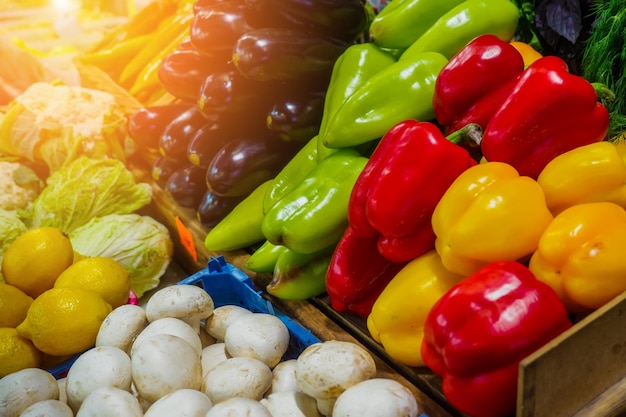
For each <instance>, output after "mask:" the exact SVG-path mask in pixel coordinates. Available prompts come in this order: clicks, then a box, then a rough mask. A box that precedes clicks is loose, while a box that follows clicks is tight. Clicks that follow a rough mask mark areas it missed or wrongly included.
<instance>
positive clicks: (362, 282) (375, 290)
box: [326, 226, 406, 317]
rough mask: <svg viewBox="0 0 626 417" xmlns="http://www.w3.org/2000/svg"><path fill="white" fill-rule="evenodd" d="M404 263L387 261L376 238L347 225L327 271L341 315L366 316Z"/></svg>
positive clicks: (330, 292)
mask: <svg viewBox="0 0 626 417" xmlns="http://www.w3.org/2000/svg"><path fill="white" fill-rule="evenodd" d="M405 264H406V263H405V262H391V261H389V260H388V259H386V258H384V257H383V256H382V255H381V254H380V252H379V251H378V248H377V238H376V237H375V236H374V237H363V236H359V235H357V234H356V233H355V231H354V229H353V228H352V227H351V226H348V227H347V228H346V230H345V232H344V234H343V235H342V236H341V239H340V240H339V243H338V244H337V246H336V247H335V251H334V253H333V256H332V258H331V260H330V264H329V265H328V271H327V272H326V292H327V293H328V296H329V298H330V303H331V306H332V307H333V309H335V310H336V311H338V312H349V313H353V314H356V315H358V316H361V317H367V316H368V314H370V312H371V311H372V306H373V305H374V302H375V301H376V299H377V298H378V296H379V295H380V293H381V292H382V291H383V289H384V288H385V286H386V285H387V283H389V281H390V280H391V279H392V278H393V277H394V276H395V275H396V273H397V272H398V271H400V269H402V267H403V266H404V265H405Z"/></svg>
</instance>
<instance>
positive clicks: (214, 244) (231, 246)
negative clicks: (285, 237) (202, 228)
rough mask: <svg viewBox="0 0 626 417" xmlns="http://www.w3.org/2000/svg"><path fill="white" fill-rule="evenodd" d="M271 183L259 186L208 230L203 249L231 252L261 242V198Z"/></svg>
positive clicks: (266, 182)
mask: <svg viewBox="0 0 626 417" xmlns="http://www.w3.org/2000/svg"><path fill="white" fill-rule="evenodd" d="M271 181H272V180H267V181H265V182H264V183H262V184H261V185H259V186H258V187H257V188H256V189H254V190H253V191H252V192H251V193H250V194H248V196H246V198H244V199H243V200H242V201H241V202H239V204H237V205H236V206H235V207H234V208H233V209H232V211H230V212H229V213H228V214H227V215H226V217H224V218H223V219H222V220H220V222H219V223H217V224H216V225H215V226H214V227H213V228H212V229H210V230H209V232H208V233H207V235H206V236H205V238H204V247H205V248H207V249H208V250H210V251H233V250H237V249H244V248H246V247H248V246H251V245H253V244H255V243H257V242H261V241H262V240H263V239H264V237H265V236H264V235H263V232H262V230H261V223H262V222H263V198H264V197H265V193H266V191H267V189H268V188H269V186H270V183H271Z"/></svg>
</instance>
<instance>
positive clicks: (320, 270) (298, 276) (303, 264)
mask: <svg viewBox="0 0 626 417" xmlns="http://www.w3.org/2000/svg"><path fill="white" fill-rule="evenodd" d="M334 248H335V246H334V245H331V246H329V247H328V248H325V249H322V250H320V251H318V252H314V253H311V254H302V253H298V252H294V251H292V250H290V249H288V248H285V250H283V251H281V252H280V254H279V255H278V258H277V260H276V265H275V267H274V274H273V277H272V280H271V281H270V283H269V284H268V285H267V287H266V290H267V292H268V293H269V294H271V295H273V296H275V297H278V298H281V299H283V300H305V299H307V298H311V297H315V296H318V295H321V294H324V293H325V292H326V271H327V270H328V265H329V264H330V259H331V257H332V254H333V250H334Z"/></svg>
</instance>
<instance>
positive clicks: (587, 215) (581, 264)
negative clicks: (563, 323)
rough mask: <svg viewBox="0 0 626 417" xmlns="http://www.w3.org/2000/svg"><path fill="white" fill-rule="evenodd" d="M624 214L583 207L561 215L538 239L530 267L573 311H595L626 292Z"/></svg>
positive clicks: (608, 206) (611, 207)
mask: <svg viewBox="0 0 626 417" xmlns="http://www.w3.org/2000/svg"><path fill="white" fill-rule="evenodd" d="M624 244H626V211H625V210H624V209H623V208H622V207H620V206H618V205H617V204H614V203H609V202H598V203H581V204H577V205H575V206H572V207H569V208H567V209H565V210H563V211H562V212H561V213H559V214H558V215H557V216H556V217H555V218H554V220H553V221H552V222H551V223H550V224H549V225H548V227H547V228H546V230H545V231H544V233H543V235H542V236H541V239H540V240H539V248H538V249H537V251H536V252H535V253H534V254H533V256H532V257H531V258H530V264H529V268H530V270H531V271H532V272H533V273H534V274H535V276H536V277H537V279H539V280H541V281H543V282H545V283H546V284H548V285H549V286H550V287H552V288H553V289H554V290H555V291H556V292H557V294H559V297H561V300H563V302H564V303H565V306H566V307H567V309H568V311H570V312H588V311H591V310H593V309H596V308H598V307H600V306H602V305H604V304H605V303H607V302H608V301H610V300H611V299H613V298H614V297H616V296H617V295H619V294H621V293H622V292H624V290H626V259H625V258H624V246H623V245H624Z"/></svg>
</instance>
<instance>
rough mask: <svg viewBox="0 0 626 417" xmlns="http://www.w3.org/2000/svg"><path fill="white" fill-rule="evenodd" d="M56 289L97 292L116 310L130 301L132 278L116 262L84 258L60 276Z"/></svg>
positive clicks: (99, 257) (101, 258) (100, 258)
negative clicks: (66, 288)
mask: <svg viewBox="0 0 626 417" xmlns="http://www.w3.org/2000/svg"><path fill="white" fill-rule="evenodd" d="M54 287H55V288H61V287H74V288H84V289H87V290H91V291H95V292H97V293H98V294H100V296H102V298H104V300H105V301H106V302H107V303H109V304H110V305H111V307H113V308H115V307H119V306H121V305H122V304H126V302H127V301H128V295H129V293H130V277H129V276H128V272H127V271H126V268H124V267H123V266H122V264H120V263H119V262H117V261H116V260H114V259H111V258H105V257H101V256H94V257H92V258H83V259H81V260H80V261H77V262H76V263H74V264H72V265H70V266H69V267H68V268H67V269H66V270H65V271H63V272H62V273H61V275H59V277H58V278H57V280H56V282H55V283H54Z"/></svg>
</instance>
